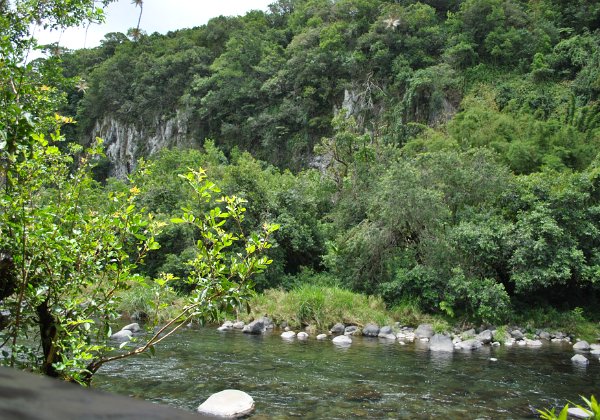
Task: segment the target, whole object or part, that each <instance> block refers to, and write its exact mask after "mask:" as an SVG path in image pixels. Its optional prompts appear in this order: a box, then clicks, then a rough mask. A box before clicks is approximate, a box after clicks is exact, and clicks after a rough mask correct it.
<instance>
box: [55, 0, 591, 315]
mask: <svg viewBox="0 0 600 420" xmlns="http://www.w3.org/2000/svg"><path fill="white" fill-rule="evenodd" d="M142 29H143V25H142ZM599 31H600V3H598V2H596V1H590V0H577V1H563V0H464V1H461V0H454V1H439V0H423V1H422V2H416V1H410V0H397V1H384V0H337V1H333V0H280V1H277V2H275V3H273V5H272V6H271V7H270V9H269V11H268V12H259V11H255V12H251V13H248V14H247V15H245V16H242V17H231V18H228V17H219V18H215V19H213V20H211V21H210V22H209V23H208V24H207V25H205V26H202V27H197V28H192V29H186V30H180V31H176V32H172V33H169V34H167V35H160V34H149V35H148V34H142V35H138V36H136V37H135V38H128V37H127V36H126V35H124V34H119V33H111V34H107V35H106V37H105V39H104V41H103V42H102V45H101V46H100V47H97V48H94V49H86V50H78V51H73V52H67V53H64V54H62V57H61V58H62V64H61V67H62V69H63V73H64V75H65V76H67V77H74V78H76V80H78V82H77V84H76V87H70V88H65V89H66V90H67V100H66V101H65V102H64V108H65V109H64V111H63V112H65V113H66V114H67V115H73V116H74V118H75V119H76V120H77V121H78V124H77V125H76V126H75V127H74V128H72V129H71V131H70V132H68V134H69V135H71V136H74V137H76V138H78V139H79V141H80V142H81V143H89V142H90V141H91V139H92V138H94V137H95V136H100V137H103V138H104V139H105V146H106V148H107V151H108V152H107V156H108V158H107V159H106V160H102V161H100V162H99V165H98V166H97V167H96V169H95V171H96V177H97V179H98V180H99V181H101V182H103V183H104V182H107V188H113V189H119V188H125V186H124V184H122V183H121V182H120V181H116V180H108V181H107V177H108V176H109V175H120V176H124V175H126V174H127V173H129V174H131V175H132V176H133V177H134V178H135V179H136V180H137V185H138V186H139V188H140V191H141V192H140V194H139V196H138V197H137V200H138V201H139V203H140V204H141V205H143V206H145V207H146V209H147V210H148V211H149V212H152V213H154V214H156V215H157V217H158V218H159V219H163V220H169V219H170V218H171V217H173V216H174V215H175V214H178V213H179V211H180V208H181V207H186V206H189V205H190V200H191V197H189V196H188V195H187V194H186V192H185V191H184V189H183V188H182V187H181V185H180V181H179V180H178V178H177V174H183V173H185V172H186V171H187V168H188V167H198V166H202V167H203V168H205V169H206V170H207V173H208V175H209V177H210V178H211V179H214V180H216V181H218V182H217V183H218V184H219V185H220V186H221V188H222V189H223V190H224V191H225V192H226V193H229V194H233V193H238V194H240V195H241V196H242V197H244V198H246V199H247V200H248V201H249V205H248V214H247V217H246V219H245V220H244V223H245V224H246V225H247V226H245V227H246V228H247V229H249V230H253V229H256V228H258V227H259V226H260V225H261V224H262V223H263V222H264V221H271V222H275V223H277V224H280V225H281V228H280V230H279V231H277V232H276V233H275V246H274V247H273V248H272V249H271V250H270V254H269V256H270V257H271V258H272V259H273V264H272V267H270V269H269V270H268V271H267V272H265V273H264V274H262V275H261V277H259V278H258V279H257V288H258V290H264V289H267V288H277V287H283V288H292V287H294V286H295V285H297V284H299V283H302V282H307V281H308V282H314V283H317V284H323V285H326V284H327V285H331V284H336V285H341V286H343V287H347V288H351V289H352V290H355V291H360V292H364V293H369V294H377V295H381V296H383V298H384V299H385V300H386V302H387V303H388V304H391V305H393V304H397V303H399V302H402V301H406V300H412V301H418V303H419V304H420V306H421V307H422V308H423V309H425V310H428V311H432V312H438V313H444V314H446V315H448V316H463V315H464V316H468V317H471V318H473V319H480V320H485V321H502V320H505V319H506V317H507V316H508V315H509V314H510V313H512V312H514V311H515V310H517V311H518V310H520V309H522V308H529V307H532V306H535V307H537V306H545V307H550V308H556V309H559V310H572V309H573V308H576V307H585V308H586V309H585V313H586V314H590V311H592V310H593V308H594V307H595V308H598V307H599V306H598V303H599V302H598V298H599V293H598V292H599V291H600V158H599V157H598V156H597V154H598V151H599V150H600V147H599V146H600V104H599V102H598V100H599V95H600V32H599ZM74 85H75V84H73V85H72V86H74ZM139 158H145V159H146V160H149V163H150V167H151V168H152V169H151V170H150V171H149V172H147V171H143V172H140V171H139V170H138V169H136V168H138V164H137V161H138V159H139ZM115 168H121V169H120V170H116V169H115ZM197 239H198V238H197V232H194V231H193V230H190V229H189V228H187V227H185V226H184V225H169V226H168V227H167V228H166V229H165V230H164V231H163V232H162V233H161V234H160V235H159V237H158V238H157V240H158V242H159V243H160V244H161V246H162V248H161V250H160V251H158V252H154V253H152V254H151V255H150V256H149V257H148V258H147V259H146V262H147V264H146V265H145V266H143V267H142V268H141V270H142V272H143V273H144V274H147V275H149V276H156V275H158V273H159V272H161V271H167V272H172V273H174V274H176V275H178V276H180V277H182V278H184V277H185V276H186V275H187V274H188V272H189V267H188V266H186V265H185V264H184V262H185V261H186V260H188V259H189V258H190V257H193V254H194V252H195V248H194V243H195V242H196V240H197ZM185 287H186V286H185V284H184V283H182V284H180V285H179V290H180V291H185Z"/></svg>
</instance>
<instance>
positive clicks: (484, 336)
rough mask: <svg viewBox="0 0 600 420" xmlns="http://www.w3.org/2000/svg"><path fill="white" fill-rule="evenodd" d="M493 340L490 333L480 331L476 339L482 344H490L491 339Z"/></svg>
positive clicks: (488, 331)
mask: <svg viewBox="0 0 600 420" xmlns="http://www.w3.org/2000/svg"><path fill="white" fill-rule="evenodd" d="M493 338H494V336H493V334H492V332H491V331H490V330H485V331H481V332H480V333H479V334H478V335H477V339H478V340H479V341H481V342H482V343H483V344H490V343H491V342H492V339H493Z"/></svg>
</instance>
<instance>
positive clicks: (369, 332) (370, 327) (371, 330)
mask: <svg viewBox="0 0 600 420" xmlns="http://www.w3.org/2000/svg"><path fill="white" fill-rule="evenodd" d="M362 334H363V335H364V336H365V337H377V335H378V334H379V325H375V324H367V325H365V328H363V330H362Z"/></svg>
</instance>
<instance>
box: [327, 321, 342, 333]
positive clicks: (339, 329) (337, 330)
mask: <svg viewBox="0 0 600 420" xmlns="http://www.w3.org/2000/svg"><path fill="white" fill-rule="evenodd" d="M345 329H346V326H345V325H344V324H342V323H341V322H338V323H337V324H335V325H334V326H333V327H331V329H330V330H329V332H330V333H331V334H343V333H344V330H345Z"/></svg>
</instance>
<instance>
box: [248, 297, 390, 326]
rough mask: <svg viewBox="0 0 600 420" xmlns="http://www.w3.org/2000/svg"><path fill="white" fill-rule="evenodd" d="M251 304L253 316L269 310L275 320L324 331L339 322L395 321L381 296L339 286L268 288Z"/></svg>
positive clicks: (362, 323) (357, 323) (363, 323)
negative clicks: (360, 292) (289, 288)
mask: <svg viewBox="0 0 600 420" xmlns="http://www.w3.org/2000/svg"><path fill="white" fill-rule="evenodd" d="M251 307H252V311H251V313H250V315H249V316H251V317H252V316H253V317H259V316H262V315H264V314H268V315H269V316H272V317H273V320H274V321H276V322H281V321H286V322H289V323H290V325H291V326H294V327H301V326H308V325H314V326H316V327H317V329H318V330H319V331H321V332H324V331H327V330H328V329H329V328H331V326H332V325H333V324H335V323H337V322H343V323H346V324H353V325H359V326H364V325H365V324H366V323H368V322H374V323H377V324H378V325H392V322H393V319H392V318H391V317H390V314H389V313H388V312H387V311H386V309H385V304H384V303H383V300H382V299H381V298H378V297H374V296H364V295H361V294H357V293H353V292H351V291H349V290H344V289H340V288H338V287H321V286H315V285H302V286H300V287H298V288H296V289H293V290H290V291H289V292H285V291H283V290H267V291H266V292H265V293H263V294H260V295H258V296H256V297H255V298H254V299H253V300H252V301H251Z"/></svg>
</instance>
